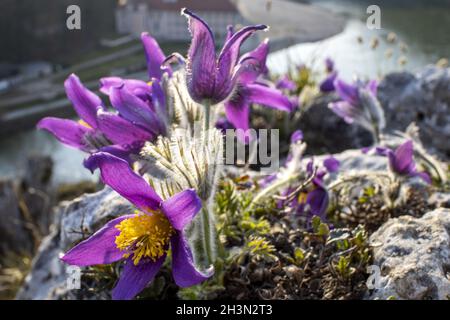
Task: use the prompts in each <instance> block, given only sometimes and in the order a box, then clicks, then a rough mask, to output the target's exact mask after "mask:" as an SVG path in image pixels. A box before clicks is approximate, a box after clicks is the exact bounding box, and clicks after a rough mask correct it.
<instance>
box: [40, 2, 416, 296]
mask: <svg viewBox="0 0 450 320" xmlns="http://www.w3.org/2000/svg"><path fill="white" fill-rule="evenodd" d="M182 14H183V15H185V16H186V17H187V18H188V26H189V30H190V31H191V34H192V41H191V45H190V48H189V51H188V56H187V58H186V59H185V58H183V57H182V56H180V55H179V54H172V55H169V56H166V55H165V54H164V53H163V51H162V50H161V48H160V47H159V45H158V43H157V42H156V41H155V39H153V38H152V37H151V36H150V35H148V34H147V33H144V34H142V37H141V40H142V43H143V46H144V49H145V56H146V60H147V67H148V82H146V81H141V80H136V79H122V78H118V77H107V78H103V79H101V80H100V84H101V85H100V92H101V93H103V94H105V95H106V96H107V97H108V98H109V101H110V104H111V107H108V106H106V105H105V104H104V103H103V101H102V99H101V98H100V97H98V96H97V95H96V94H95V93H94V92H92V91H90V90H89V89H87V88H86V87H85V86H83V84H82V83H81V81H80V79H79V78H78V77H77V76H76V75H71V76H69V78H68V79H67V80H66V81H65V89H66V93H67V96H68V98H69V100H70V101H71V102H72V104H73V107H74V109H75V111H76V113H77V114H78V116H79V118H80V120H79V121H73V120H67V119H58V118H45V119H42V120H41V121H40V122H39V124H38V127H39V128H41V129H45V130H47V131H49V132H50V133H52V134H53V135H54V136H55V137H56V138H57V139H58V140H59V141H61V142H62V143H64V144H66V145H68V146H71V147H75V148H78V149H80V150H82V151H84V152H86V153H88V157H87V158H86V160H85V161H84V166H85V167H86V168H87V169H89V170H91V171H94V170H96V169H99V170H100V176H101V179H102V181H103V182H104V183H105V184H106V185H108V186H109V187H111V188H112V189H113V190H115V191H116V192H117V193H118V194H120V195H121V196H122V197H124V198H126V199H127V200H129V202H131V203H132V204H133V205H134V206H135V207H136V208H137V210H136V212H135V213H134V214H127V215H123V216H120V217H118V218H116V219H114V220H112V221H109V222H108V223H107V224H106V225H105V226H104V227H103V228H101V229H100V230H98V231H97V232H96V233H95V234H93V235H92V236H91V237H89V238H88V239H86V240H84V241H82V242H81V243H79V244H78V245H76V246H75V247H74V248H72V249H71V250H70V251H68V252H67V253H66V254H65V255H64V256H63V257H62V260H63V261H64V262H66V263H68V264H71V265H77V266H90V265H99V264H110V263H114V262H117V261H124V267H123V271H122V273H121V277H120V279H119V281H118V283H117V284H116V286H115V288H114V290H113V292H112V296H113V298H114V299H132V298H133V297H135V296H136V295H137V294H138V293H139V292H141V291H142V290H143V289H144V288H145V286H146V285H147V284H148V283H149V282H151V281H152V280H153V278H154V277H155V275H156V273H157V272H158V270H159V269H160V268H161V266H162V264H163V263H164V261H165V259H166V257H167V254H168V253H169V252H170V253H171V256H172V257H171V261H172V273H173V278H174V280H175V282H176V283H177V285H179V286H180V287H188V286H192V285H195V284H198V283H200V282H202V281H204V280H205V279H207V278H209V277H211V275H212V273H213V269H212V268H206V269H204V270H200V268H199V267H198V264H197V263H196V262H197V261H195V260H196V257H195V254H194V250H193V248H191V247H190V242H189V241H188V239H187V236H186V228H187V227H188V226H189V225H190V224H191V223H192V222H193V221H194V219H195V217H196V216H197V214H198V213H199V212H201V211H202V210H204V209H205V208H204V207H205V205H206V203H208V202H209V201H208V200H209V199H211V196H213V194H212V195H211V193H212V192H211V191H210V190H208V192H206V193H207V196H206V195H204V193H205V192H204V190H206V189H212V188H209V187H205V186H202V187H201V188H200V187H198V186H199V185H201V183H200V182H199V181H198V180H199V179H201V178H198V177H193V174H191V173H190V172H180V175H182V176H184V178H183V179H185V183H184V182H182V183H180V182H179V181H174V182H173V184H170V181H165V183H166V184H165V185H166V186H169V187H167V188H166V190H169V189H170V190H171V192H167V193H166V192H164V194H162V193H161V192H157V191H155V190H156V189H155V187H154V186H153V184H152V183H150V182H149V180H150V181H151V178H150V179H149V178H147V176H148V175H150V176H151V173H150V172H148V171H147V172H146V170H145V165H142V163H141V162H142V161H145V151H147V152H150V153H151V152H152V150H153V151H155V150H157V149H158V147H159V146H160V145H162V146H163V147H164V146H165V145H169V144H170V143H165V141H166V140H164V139H169V140H168V141H169V142H170V141H172V140H170V139H171V138H172V135H173V131H174V130H175V128H176V125H175V122H176V120H175V118H176V116H177V115H176V112H174V110H172V109H173V106H172V104H173V103H175V102H174V99H175V98H174V97H173V96H171V94H170V90H169V89H168V87H169V86H170V85H169V83H170V81H174V82H176V81H178V80H177V79H179V78H180V77H181V78H183V81H182V82H181V83H182V85H183V86H184V88H181V90H183V89H184V90H185V91H186V92H187V93H188V98H189V99H190V101H191V102H192V103H194V104H197V105H198V106H199V108H200V109H201V110H202V118H203V124H204V129H205V130H209V129H213V128H214V126H215V125H216V124H215V123H214V122H213V121H212V120H215V118H214V117H210V112H211V111H210V109H211V110H213V109H214V110H216V109H219V107H218V106H222V107H223V109H224V111H225V115H226V120H222V121H221V122H219V123H217V126H218V127H219V128H236V129H243V130H247V129H248V128H249V117H250V106H251V104H252V103H256V104H259V105H263V106H267V107H270V108H273V109H277V110H282V111H286V112H291V111H293V110H294V109H295V108H297V103H296V102H295V99H292V98H291V97H289V91H293V90H294V89H295V83H293V82H292V81H291V80H290V79H288V78H283V79H281V80H280V81H278V83H277V84H273V83H272V82H270V81H269V79H268V70H267V67H266V59H267V55H268V52H269V42H268V40H264V41H263V42H262V43H261V44H260V45H259V46H258V47H257V48H256V49H254V50H253V51H251V52H248V53H246V54H244V55H242V56H240V47H241V45H242V43H243V42H244V41H245V40H246V39H247V38H248V37H250V36H251V35H252V34H253V33H255V32H256V31H259V30H265V29H266V28H267V27H266V26H264V25H255V26H247V27H244V28H242V29H240V30H239V31H237V32H235V31H234V30H233V28H232V27H229V29H228V35H227V38H226V41H225V44H224V46H223V48H222V50H221V51H220V53H219V54H217V53H216V44H215V42H214V37H213V33H212V31H211V30H210V28H209V27H208V25H207V24H206V23H205V22H204V21H203V20H202V19H201V18H200V17H198V16H197V15H195V14H194V13H192V12H191V11H189V10H187V9H183V10H182ZM174 61H175V62H177V65H176V66H173V64H172V63H173V62H174ZM326 66H327V73H328V75H327V77H326V79H325V80H324V81H323V82H322V83H321V85H320V89H321V90H322V92H333V91H336V92H337V93H338V95H339V96H340V97H341V98H342V101H339V102H336V103H333V104H331V105H330V108H331V109H332V110H333V111H334V112H336V113H337V114H338V115H339V116H341V117H342V118H343V119H344V120H345V121H347V122H353V121H355V122H358V123H359V124H361V125H363V126H365V127H366V128H368V129H371V130H372V128H373V127H374V123H375V127H376V128H377V129H376V130H373V132H374V133H378V131H377V130H379V129H382V123H381V122H382V121H381V120H380V119H381V118H382V116H381V115H380V114H378V113H379V112H380V111H379V110H378V109H377V108H378V107H379V106H378V105H376V103H374V102H373V100H374V99H372V98H371V97H373V96H374V95H375V93H376V84H375V83H372V82H370V83H369V84H364V85H363V84H360V83H358V84H356V85H348V84H346V83H344V82H343V81H342V80H340V79H338V78H337V71H335V70H334V63H333V62H332V61H331V60H329V59H328V60H327V61H326ZM185 98H186V97H183V99H185ZM366 101H371V103H367V102H366ZM367 104H369V105H371V106H372V109H371V108H370V107H369V108H367V107H362V106H361V105H367ZM374 104H375V107H373V105H374ZM367 110H369V111H367ZM213 112H216V111H213ZM213 130H216V129H213ZM216 131H217V130H216ZM302 140H303V135H302V133H301V131H296V132H295V133H294V134H293V135H292V139H291V144H292V145H294V146H297V147H294V148H293V151H292V152H291V154H290V155H289V158H288V159H287V162H286V167H287V168H290V169H288V170H287V172H288V173H289V174H292V176H295V174H296V173H297V172H298V171H301V170H303V168H301V167H300V166H299V165H298V163H299V159H300V156H301V153H302V152H301V151H298V150H300V149H302V147H301V146H302ZM202 141H203V144H205V146H204V147H205V148H206V149H211V146H209V144H210V141H209V140H208V139H206V140H202ZM217 143H218V144H220V143H222V140H219V142H217ZM219 150H220V149H219ZM158 152H159V151H155V152H154V153H156V154H158V156H161V154H166V153H165V152H159V153H158ZM169 153H170V152H168V153H167V154H169ZM178 153H179V154H185V155H187V152H182V151H179V152H178ZM190 153H191V155H190V156H191V157H192V158H191V159H194V157H195V156H198V155H196V152H190ZM218 153H219V152H218ZM385 154H386V155H388V156H389V160H390V163H391V167H392V168H393V170H394V171H396V172H398V173H400V174H408V175H415V174H416V173H417V172H416V170H415V166H414V162H413V160H412V144H407V145H405V146H402V147H400V148H399V149H398V150H396V151H395V152H394V151H388V150H385ZM170 158H171V156H170V155H169V156H167V158H165V159H163V160H164V161H165V162H164V166H165V167H168V166H169V167H170V161H171V159H170ZM191 162H195V160H192V161H191ZM191 165H192V168H193V169H192V170H193V171H195V170H197V171H198V170H203V169H202V168H203V167H205V166H207V165H208V163H206V164H205V166H204V165H203V164H202V166H200V165H198V163H194V164H191ZM188 166H189V165H188ZM338 169H339V161H337V160H336V159H335V158H333V157H330V158H328V159H326V160H325V161H324V162H323V167H322V168H316V167H315V165H314V162H313V161H310V162H309V163H308V164H307V165H306V170H303V171H304V172H306V173H307V174H308V175H310V176H311V177H312V178H311V181H310V182H311V183H310V184H309V185H308V186H307V188H303V189H301V190H300V191H299V193H296V191H295V190H294V189H292V188H287V189H286V190H285V191H284V195H290V194H291V193H294V194H295V197H294V198H291V197H287V198H286V199H285V200H280V202H279V205H280V206H290V207H292V208H293V211H294V212H295V213H296V214H298V215H307V214H309V215H310V216H315V215H317V216H321V217H322V218H325V213H326V210H327V207H328V202H329V196H328V192H327V190H326V186H325V183H324V177H325V175H326V174H328V173H333V172H336V171H337V170H338ZM177 170H180V169H179V168H177ZM181 171H183V170H181ZM186 171H189V170H186ZM294 173H295V174H294ZM200 176H201V175H200ZM277 179H278V174H275V175H273V176H270V177H269V178H268V179H266V182H265V184H266V186H267V187H268V188H270V185H271V184H273V183H274V181H275V180H277ZM289 179H291V178H289ZM166 180H167V179H166ZM192 181H194V182H192ZM174 186H175V187H174ZM180 186H181V187H180ZM200 189H201V190H200ZM208 232H209V231H208ZM202 234H203V236H205V233H202ZM204 242H206V241H204ZM209 262H211V263H212V261H209Z"/></svg>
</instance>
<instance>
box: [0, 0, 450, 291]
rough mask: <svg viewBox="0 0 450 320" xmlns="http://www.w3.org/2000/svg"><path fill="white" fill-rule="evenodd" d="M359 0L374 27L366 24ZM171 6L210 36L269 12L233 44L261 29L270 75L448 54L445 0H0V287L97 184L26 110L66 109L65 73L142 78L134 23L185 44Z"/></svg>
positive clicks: (344, 71)
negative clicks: (62, 210)
mask: <svg viewBox="0 0 450 320" xmlns="http://www.w3.org/2000/svg"><path fill="white" fill-rule="evenodd" d="M374 2H375V3H374ZM371 4H376V5H378V6H379V7H380V9H381V29H379V30H370V29H369V28H368V27H367V25H366V20H367V18H368V16H369V14H368V13H367V12H366V10H367V7H368V6H369V5H371ZM70 5H78V6H79V7H80V9H81V30H69V29H68V28H67V26H66V20H67V18H68V17H69V15H68V14H67V13H66V10H67V8H68V6H70ZM183 7H188V8H189V9H191V10H192V11H195V12H197V13H198V14H199V15H200V16H201V17H202V18H204V19H205V20H206V21H207V22H208V23H209V25H210V26H211V28H212V29H213V31H214V35H215V38H216V42H217V45H218V46H221V44H222V42H223V40H224V38H225V35H226V26H227V25H229V24H232V25H235V26H236V27H239V26H242V25H245V24H255V23H264V24H269V25H270V27H271V28H270V31H269V32H267V33H263V34H260V35H258V36H259V38H258V37H254V39H253V40H252V41H250V42H249V43H248V44H247V46H246V47H245V48H244V50H245V49H247V50H249V49H251V48H253V47H255V46H256V44H257V43H258V41H259V40H261V38H262V37H270V38H271V46H272V54H271V55H270V56H269V61H268V64H269V68H270V71H271V72H272V74H274V75H276V74H282V73H286V72H287V71H289V70H290V69H291V68H294V67H295V66H300V65H302V64H305V65H307V66H308V67H310V68H312V69H313V70H315V69H317V70H322V71H323V61H324V59H325V58H327V57H331V58H332V59H334V61H335V63H336V68H337V69H338V70H339V74H340V76H341V77H343V78H345V79H348V80H349V79H351V78H352V77H354V76H358V77H361V78H380V77H381V76H382V75H385V74H387V73H389V72H393V71H401V70H409V71H412V72H415V71H417V70H420V69H421V68H423V67H424V66H425V65H427V64H429V63H439V64H441V65H445V64H448V58H449V57H450V33H449V32H448V31H449V30H450V0H384V1H381V0H379V1H372V0H370V1H369V0H368V1H365V0H359V1H357V0H333V1H332V0H310V1H302V0H297V1H296V0H291V1H288V0H208V1H206V0H96V1H91V0H0V221H2V223H1V224H0V298H11V297H13V296H14V293H15V290H16V289H17V287H18V285H19V284H20V283H22V281H23V277H24V275H26V270H27V269H28V268H29V266H30V261H31V257H32V256H33V253H34V252H35V250H36V248H37V245H38V244H39V242H40V240H41V239H42V237H43V236H44V235H46V234H47V233H48V231H49V230H48V228H49V226H50V220H51V215H50V214H49V212H51V208H52V207H53V206H54V205H55V204H57V203H59V201H61V200H68V199H73V198H75V197H76V196H78V195H80V194H82V193H85V192H94V191H95V190H97V189H98V185H97V176H96V175H91V174H90V172H89V171H88V170H86V169H84V168H83V166H82V165H81V164H82V161H83V158H84V157H85V155H84V154H83V153H81V152H80V151H77V150H74V149H70V148H67V147H65V146H63V145H62V144H61V143H59V142H58V141H57V140H56V139H54V138H53V137H52V136H51V135H50V134H48V133H46V132H41V131H37V130H36V129H35V126H36V123H37V121H38V120H40V119H41V118H43V117H45V116H55V117H74V116H75V114H74V111H73V109H72V108H71V106H70V104H69V102H68V100H67V99H66V96H65V92H64V87H63V82H64V80H65V78H66V77H67V76H68V75H69V74H71V73H76V74H77V75H78V76H79V77H80V78H81V80H82V81H83V83H84V84H85V85H86V86H87V87H89V88H90V89H91V90H94V91H96V90H97V89H98V87H99V82H98V80H99V78H101V77H104V76H111V75H114V76H121V77H126V78H137V79H144V80H145V79H146V71H145V59H144V54H143V50H142V46H141V43H140V41H139V35H140V33H141V32H142V31H148V32H150V33H151V34H152V35H153V36H154V37H155V38H157V40H158V41H159V43H160V45H161V47H162V48H163V50H164V51H165V53H166V54H169V53H172V52H180V53H181V54H185V53H186V51H187V48H188V44H189V41H190V35H189V32H188V30H187V24H186V19H185V18H184V17H182V16H181V15H180V9H181V8H183ZM24 230H25V231H26V232H24ZM10 253H12V254H10ZM11 266H13V267H11Z"/></svg>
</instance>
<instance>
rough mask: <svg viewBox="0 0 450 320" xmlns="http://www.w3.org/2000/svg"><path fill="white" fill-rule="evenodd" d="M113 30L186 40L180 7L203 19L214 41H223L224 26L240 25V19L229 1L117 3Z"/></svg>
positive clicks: (122, 0)
mask: <svg viewBox="0 0 450 320" xmlns="http://www.w3.org/2000/svg"><path fill="white" fill-rule="evenodd" d="M118 3H119V5H118V7H117V9H116V28H117V31H118V32H119V33H122V34H133V35H140V34H141V32H143V31H148V32H149V33H150V34H151V35H152V36H154V37H155V38H157V39H159V40H175V41H184V40H189V39H190V35H189V31H188V29H187V27H186V19H184V18H183V17H181V16H180V10H181V9H182V8H185V7H186V8H189V9H190V10H191V11H194V12H195V13H197V14H198V15H200V16H201V17H202V19H204V20H206V22H207V23H208V25H209V26H210V27H211V29H212V30H213V32H214V33H215V35H214V36H215V37H216V38H217V39H219V40H220V39H224V38H225V36H226V27H227V26H228V25H230V24H231V25H239V24H244V23H245V21H244V18H243V17H242V16H241V15H240V14H239V12H238V11H237V9H236V8H235V7H234V5H233V4H232V3H231V1H230V0H214V1H211V0H119V2H118Z"/></svg>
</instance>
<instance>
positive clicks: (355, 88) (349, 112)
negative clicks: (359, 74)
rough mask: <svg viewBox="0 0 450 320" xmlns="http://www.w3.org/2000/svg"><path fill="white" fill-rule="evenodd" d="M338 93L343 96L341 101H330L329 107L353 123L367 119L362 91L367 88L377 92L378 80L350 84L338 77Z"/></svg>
mask: <svg viewBox="0 0 450 320" xmlns="http://www.w3.org/2000/svg"><path fill="white" fill-rule="evenodd" d="M334 86H335V89H336V93H337V94H338V96H339V97H340V98H341V101H338V102H332V103H330V105H329V107H330V109H331V110H333V111H334V112H335V113H336V114H337V115H338V116H339V117H341V118H342V119H344V121H345V122H347V123H349V124H351V123H353V122H354V121H358V120H361V121H363V122H364V121H366V119H365V118H366V115H365V114H364V109H363V107H362V106H361V99H360V91H361V90H363V89H364V90H367V91H368V92H369V93H371V94H372V95H374V96H376V94H377V86H378V85H377V82H376V81H374V80H372V81H369V82H368V83H367V84H366V85H364V84H362V83H361V82H356V83H355V84H348V83H346V82H345V81H343V80H341V79H339V78H338V79H336V80H335V82H334Z"/></svg>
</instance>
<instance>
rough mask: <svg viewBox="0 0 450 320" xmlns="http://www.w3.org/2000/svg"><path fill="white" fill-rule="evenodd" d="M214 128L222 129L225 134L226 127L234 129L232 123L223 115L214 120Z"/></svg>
mask: <svg viewBox="0 0 450 320" xmlns="http://www.w3.org/2000/svg"><path fill="white" fill-rule="evenodd" d="M216 128H217V129H219V130H220V131H222V133H223V134H225V133H226V130H228V129H235V127H234V126H233V124H232V123H231V122H230V121H228V119H227V118H225V117H220V118H219V119H218V120H217V121H216Z"/></svg>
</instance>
